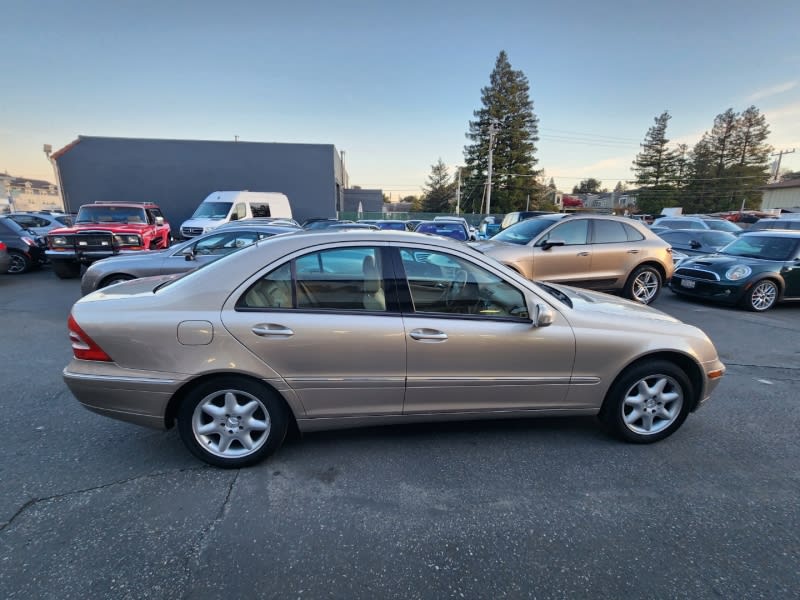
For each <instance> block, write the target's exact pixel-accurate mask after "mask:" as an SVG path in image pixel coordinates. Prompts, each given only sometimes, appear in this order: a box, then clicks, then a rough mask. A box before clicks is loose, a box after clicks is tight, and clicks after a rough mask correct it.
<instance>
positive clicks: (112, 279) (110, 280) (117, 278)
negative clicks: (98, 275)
mask: <svg viewBox="0 0 800 600" xmlns="http://www.w3.org/2000/svg"><path fill="white" fill-rule="evenodd" d="M132 279H136V277H133V276H132V275H124V274H122V273H118V274H116V275H109V276H108V277H106V278H105V279H103V281H101V282H100V285H99V286H97V289H100V288H104V287H108V286H110V285H114V284H115V283H120V282H122V281H130V280H132Z"/></svg>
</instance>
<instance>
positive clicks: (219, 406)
mask: <svg viewBox="0 0 800 600" xmlns="http://www.w3.org/2000/svg"><path fill="white" fill-rule="evenodd" d="M252 402H255V403H256V405H255V406H254V407H251V406H250V404H251V403H252ZM226 411H227V412H226ZM212 413H213V416H212ZM288 418H289V417H288V413H287V410H286V405H285V404H284V402H283V400H282V399H281V398H280V397H278V395H277V394H276V393H275V392H274V391H273V390H271V389H269V388H268V387H267V386H265V385H264V384H262V383H260V382H258V381H255V380H252V379H248V378H246V377H240V376H237V375H221V376H219V377H216V378H214V379H211V380H209V381H206V382H204V383H203V384H201V385H199V386H198V387H196V388H194V389H193V390H191V391H190V392H189V393H188V394H187V395H186V397H185V398H184V399H183V401H182V402H181V405H180V408H179V409H178V431H179V432H180V436H181V440H183V443H184V445H185V446H186V448H187V449H188V450H189V451H190V452H191V453H192V454H194V455H195V456H196V457H197V458H199V459H200V460H202V461H204V462H207V463H208V464H210V465H214V466H216V467H222V468H225V469H238V468H241V467H247V466H250V465H254V464H256V463H258V462H260V461H261V460H263V459H265V458H266V457H267V456H269V455H270V454H272V453H273V452H275V451H276V450H277V449H278V448H279V447H280V445H281V444H282V443H283V439H284V437H286V429H287V426H288ZM237 427H238V429H237ZM254 436H255V437H254ZM248 444H251V445H252V446H253V447H252V448H247V445H248Z"/></svg>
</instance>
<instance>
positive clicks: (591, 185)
mask: <svg viewBox="0 0 800 600" xmlns="http://www.w3.org/2000/svg"><path fill="white" fill-rule="evenodd" d="M602 186H603V183H602V182H601V181H600V180H598V179H595V178H594V177H590V178H589V179H584V180H583V181H581V182H580V183H579V184H578V185H576V186H574V187H573V188H572V193H573V194H599V193H600V192H601V191H602V190H601V189H600V188H601V187H602Z"/></svg>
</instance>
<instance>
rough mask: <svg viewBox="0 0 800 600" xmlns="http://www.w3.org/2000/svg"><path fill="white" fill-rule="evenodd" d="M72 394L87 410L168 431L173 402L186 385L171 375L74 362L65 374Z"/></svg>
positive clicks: (178, 377)
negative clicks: (170, 408) (171, 401)
mask: <svg viewBox="0 0 800 600" xmlns="http://www.w3.org/2000/svg"><path fill="white" fill-rule="evenodd" d="M62 375H63V377H64V382H65V383H66V384H67V387H68V388H69V390H70V392H72V395H73V396H75V398H76V399H77V400H78V402H80V403H81V404H82V405H83V406H84V407H85V408H87V409H88V410H91V411H92V412H96V413H99V414H101V415H104V416H107V417H111V418H113V419H118V420H120V421H127V422H129V423H135V424H137V425H144V426H145V427H152V428H154V429H166V428H167V423H166V418H165V417H166V411H167V405H168V404H169V401H170V399H171V398H172V396H173V395H174V394H175V392H176V391H177V390H178V388H179V387H180V386H181V385H182V383H183V378H182V377H181V376H177V375H175V374H172V373H154V372H146V371H131V370H129V369H122V368H120V367H118V366H117V365H115V364H114V363H97V362H92V361H82V360H77V359H73V361H72V362H71V363H70V364H69V365H67V367H66V368H65V369H64V371H63V373H62Z"/></svg>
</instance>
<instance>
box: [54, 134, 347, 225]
mask: <svg viewBox="0 0 800 600" xmlns="http://www.w3.org/2000/svg"><path fill="white" fill-rule="evenodd" d="M52 157H53V159H54V160H55V161H56V164H57V166H58V171H59V174H60V179H61V185H62V188H63V195H64V204H65V208H66V209H67V210H69V211H72V212H75V211H77V210H78V208H79V207H80V206H81V205H82V204H87V203H91V202H95V201H96V200H118V201H125V202H143V201H150V202H156V203H157V204H158V205H159V206H160V207H161V209H162V211H163V212H164V214H165V216H166V217H167V219H168V220H169V222H170V225H172V228H173V230H177V229H178V228H179V227H180V225H181V223H182V222H183V221H185V220H186V219H188V218H189V217H190V216H191V215H192V213H193V212H194V210H195V208H197V205H198V204H200V202H202V201H203V199H204V198H205V197H206V196H208V195H209V194H210V193H211V192H215V191H223V190H249V191H252V192H282V193H284V194H286V195H287V196H288V198H289V203H290V204H291V207H292V213H293V215H294V218H295V219H297V220H298V221H303V220H305V219H307V218H309V217H335V216H336V215H337V211H338V210H341V208H342V206H343V203H344V189H345V188H346V187H347V173H346V172H345V170H344V165H343V163H342V158H341V155H340V154H339V152H338V151H337V150H336V148H335V146H333V145H332V144H279V143H260V142H215V141H192V140H154V139H133V138H109V137H90V136H79V137H78V139H77V140H75V141H74V142H72V143H71V144H69V145H68V146H66V147H64V148H62V149H61V150H59V151H58V152H56V153H54V154H53V155H52Z"/></svg>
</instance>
